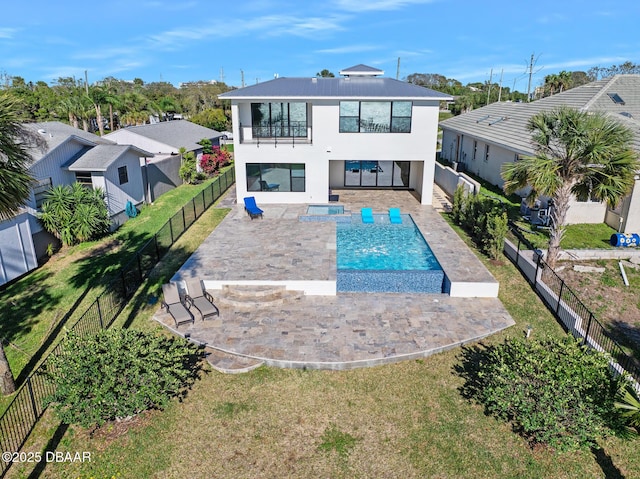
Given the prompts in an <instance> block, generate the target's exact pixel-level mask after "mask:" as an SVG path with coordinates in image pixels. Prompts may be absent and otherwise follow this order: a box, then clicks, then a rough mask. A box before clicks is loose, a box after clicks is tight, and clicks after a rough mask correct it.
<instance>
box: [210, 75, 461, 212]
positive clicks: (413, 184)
mask: <svg viewBox="0 0 640 479" xmlns="http://www.w3.org/2000/svg"><path fill="white" fill-rule="evenodd" d="M383 73H384V72H382V71H381V70H378V69H376V68H373V67H368V66H366V65H357V66H355V67H351V68H347V69H345V70H342V71H341V72H340V74H342V75H344V76H343V77H342V78H318V77H308V78H286V77H281V78H276V79H274V80H271V81H267V82H264V83H258V84H256V85H251V86H248V87H245V88H241V89H238V90H233V91H230V92H226V93H223V94H221V95H219V98H221V99H225V100H231V113H232V122H233V141H234V162H235V168H236V190H237V198H238V200H239V201H240V202H242V198H243V197H245V196H248V195H251V196H255V197H256V200H257V201H258V202H259V203H317V202H320V203H324V202H326V201H328V192H329V190H330V189H338V188H404V189H412V190H415V191H416V192H417V193H418V194H419V195H420V197H421V202H422V203H423V204H431V199H432V191H433V175H434V162H435V153H436V143H437V141H436V140H437V123H438V110H439V104H440V102H441V101H447V100H451V99H452V98H451V97H450V96H449V95H446V94H444V93H440V92H436V91H433V90H429V89H427V88H423V87H420V86H417V85H413V84H410V83H406V82H402V81H398V80H394V79H392V78H384V77H382V76H381V75H382V74H383Z"/></svg>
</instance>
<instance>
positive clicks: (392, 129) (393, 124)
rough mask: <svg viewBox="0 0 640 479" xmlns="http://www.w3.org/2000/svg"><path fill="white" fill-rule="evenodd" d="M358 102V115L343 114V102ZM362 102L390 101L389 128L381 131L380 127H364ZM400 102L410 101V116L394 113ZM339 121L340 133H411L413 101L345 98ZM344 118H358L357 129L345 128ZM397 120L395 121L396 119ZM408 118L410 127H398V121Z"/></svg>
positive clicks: (340, 108) (340, 105)
mask: <svg viewBox="0 0 640 479" xmlns="http://www.w3.org/2000/svg"><path fill="white" fill-rule="evenodd" d="M356 101H357V102H358V116H357V117H356V116H353V115H343V114H342V104H343V103H355V102H356ZM362 103H389V129H388V130H386V129H385V130H383V131H380V130H379V129H374V131H372V130H371V129H367V128H363V122H362ZM398 103H408V104H409V112H410V113H409V116H401V115H394V113H393V112H394V104H398ZM338 114H339V121H338V132H339V133H411V127H412V125H413V102H412V101H406V100H398V101H359V100H344V101H341V102H340V104H339V113H338ZM343 119H349V120H356V124H357V131H354V130H351V129H345V128H343V121H342V120H343ZM394 120H395V121H394ZM403 120H404V121H406V120H408V128H398V123H400V122H401V121H403Z"/></svg>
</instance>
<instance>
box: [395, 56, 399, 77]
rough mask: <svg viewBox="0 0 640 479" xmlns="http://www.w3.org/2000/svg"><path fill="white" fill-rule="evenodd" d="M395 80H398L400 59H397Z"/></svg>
mask: <svg viewBox="0 0 640 479" xmlns="http://www.w3.org/2000/svg"><path fill="white" fill-rule="evenodd" d="M396 80H400V57H398V67H397V68H396Z"/></svg>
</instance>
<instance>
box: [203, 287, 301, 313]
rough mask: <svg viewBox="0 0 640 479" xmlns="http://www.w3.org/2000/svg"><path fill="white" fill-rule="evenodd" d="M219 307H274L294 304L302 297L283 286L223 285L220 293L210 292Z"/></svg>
mask: <svg viewBox="0 0 640 479" xmlns="http://www.w3.org/2000/svg"><path fill="white" fill-rule="evenodd" d="M210 293H211V294H212V296H213V297H214V298H215V299H216V301H217V303H219V306H223V307H224V306H226V307H229V308H232V309H236V310H238V309H240V310H251V309H256V308H259V307H260V306H264V305H269V306H275V305H280V304H285V303H289V302H294V301H297V300H299V299H300V298H302V297H303V296H304V293H303V292H302V291H292V290H287V289H286V287H285V286H248V285H224V286H223V287H222V290H220V291H210Z"/></svg>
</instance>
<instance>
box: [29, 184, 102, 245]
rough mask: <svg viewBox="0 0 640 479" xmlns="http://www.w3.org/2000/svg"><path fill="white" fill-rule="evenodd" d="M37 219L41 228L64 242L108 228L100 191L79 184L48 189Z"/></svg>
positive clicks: (90, 236) (88, 237)
mask: <svg viewBox="0 0 640 479" xmlns="http://www.w3.org/2000/svg"><path fill="white" fill-rule="evenodd" d="M45 198H46V199H45V201H44V203H43V204H42V212H41V213H40V214H39V215H38V219H39V220H40V222H41V223H42V226H43V227H44V229H46V230H47V231H48V232H49V233H51V234H53V235H54V236H55V237H56V238H58V239H59V240H60V241H62V243H63V244H65V245H72V244H76V243H80V242H82V241H88V240H91V239H96V238H98V237H100V236H102V235H104V234H106V233H107V232H108V231H109V226H110V221H109V212H108V210H107V205H106V204H105V202H104V192H103V191H102V190H101V189H100V188H97V189H95V190H94V189H92V188H86V187H84V186H83V185H82V184H80V183H74V184H73V185H71V186H69V185H58V186H54V187H53V188H51V189H50V190H49V191H48V192H47V195H46V197H45Z"/></svg>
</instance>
